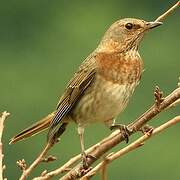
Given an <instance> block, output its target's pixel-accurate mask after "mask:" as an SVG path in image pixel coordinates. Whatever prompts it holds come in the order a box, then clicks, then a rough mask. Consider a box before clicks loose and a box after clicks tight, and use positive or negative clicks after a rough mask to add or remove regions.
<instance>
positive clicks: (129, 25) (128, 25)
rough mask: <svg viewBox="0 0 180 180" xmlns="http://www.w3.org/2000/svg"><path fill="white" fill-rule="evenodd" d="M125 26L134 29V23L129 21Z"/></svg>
mask: <svg viewBox="0 0 180 180" xmlns="http://www.w3.org/2000/svg"><path fill="white" fill-rule="evenodd" d="M125 27H126V29H129V30H130V29H132V28H133V24H132V23H127V24H126V25H125Z"/></svg>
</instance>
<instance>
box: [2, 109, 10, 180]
mask: <svg viewBox="0 0 180 180" xmlns="http://www.w3.org/2000/svg"><path fill="white" fill-rule="evenodd" d="M9 115H10V113H8V112H6V111H4V112H3V113H2V115H1V117H0V179H3V170H4V169H5V166H4V165H3V157H4V155H3V151H2V146H3V144H2V134H3V130H4V121H5V120H6V118H7V116H9Z"/></svg>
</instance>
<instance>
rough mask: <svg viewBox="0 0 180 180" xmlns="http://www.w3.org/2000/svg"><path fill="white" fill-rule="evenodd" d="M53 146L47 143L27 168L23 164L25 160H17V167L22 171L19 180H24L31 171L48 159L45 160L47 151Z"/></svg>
mask: <svg viewBox="0 0 180 180" xmlns="http://www.w3.org/2000/svg"><path fill="white" fill-rule="evenodd" d="M52 146H53V143H51V142H48V143H47V144H46V146H45V148H44V150H43V151H42V152H41V153H40V155H39V156H38V157H37V158H36V159H35V161H34V162H33V163H32V164H31V165H30V166H29V167H28V168H26V167H27V165H26V163H25V160H24V159H23V160H19V161H17V164H18V166H19V167H20V168H21V170H22V171H23V173H22V175H21V177H20V180H26V178H27V177H28V175H29V174H30V173H31V172H32V171H33V169H34V168H35V167H37V166H38V165H39V164H40V163H41V162H43V161H44V160H47V159H48V158H45V156H46V154H47V153H48V151H49V149H50V148H51V147H52ZM47 161H48V160H47Z"/></svg>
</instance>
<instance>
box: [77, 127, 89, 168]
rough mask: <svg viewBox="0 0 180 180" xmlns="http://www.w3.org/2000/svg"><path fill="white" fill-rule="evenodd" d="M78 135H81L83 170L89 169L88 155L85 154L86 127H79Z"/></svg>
mask: <svg viewBox="0 0 180 180" xmlns="http://www.w3.org/2000/svg"><path fill="white" fill-rule="evenodd" d="M78 134H79V138H80V145H81V156H82V163H83V168H84V169H87V167H88V163H87V155H86V153H85V148H84V127H82V126H78Z"/></svg>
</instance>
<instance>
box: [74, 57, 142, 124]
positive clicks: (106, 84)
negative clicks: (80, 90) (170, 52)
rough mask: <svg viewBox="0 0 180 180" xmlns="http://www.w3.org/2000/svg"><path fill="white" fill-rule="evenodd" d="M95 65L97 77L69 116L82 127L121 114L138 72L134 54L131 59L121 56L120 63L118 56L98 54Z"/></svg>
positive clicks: (140, 69) (139, 67)
mask: <svg viewBox="0 0 180 180" xmlns="http://www.w3.org/2000/svg"><path fill="white" fill-rule="evenodd" d="M96 61H97V66H98V69H97V75H96V77H95V79H94V81H93V83H92V84H91V86H90V87H88V88H87V90H86V91H85V92H84V94H83V96H82V97H81V99H80V101H79V102H78V103H77V104H76V106H75V108H74V110H73V112H72V118H73V120H75V121H76V122H77V123H79V124H82V125H84V124H87V123H92V122H97V121H108V120H111V119H113V118H115V117H116V116H117V115H118V114H119V113H120V112H122V111H123V110H124V108H125V107H126V105H127V103H128V101H129V98H130V96H131V95H132V93H133V91H134V89H135V87H136V86H137V84H138V81H139V79H140V75H141V72H142V62H141V59H140V56H139V55H138V54H134V57H133V59H130V58H129V55H128V54H125V56H124V57H123V60H122V55H119V54H114V55H112V54H110V55H105V54H98V55H97V56H96ZM124 61H125V62H124Z"/></svg>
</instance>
